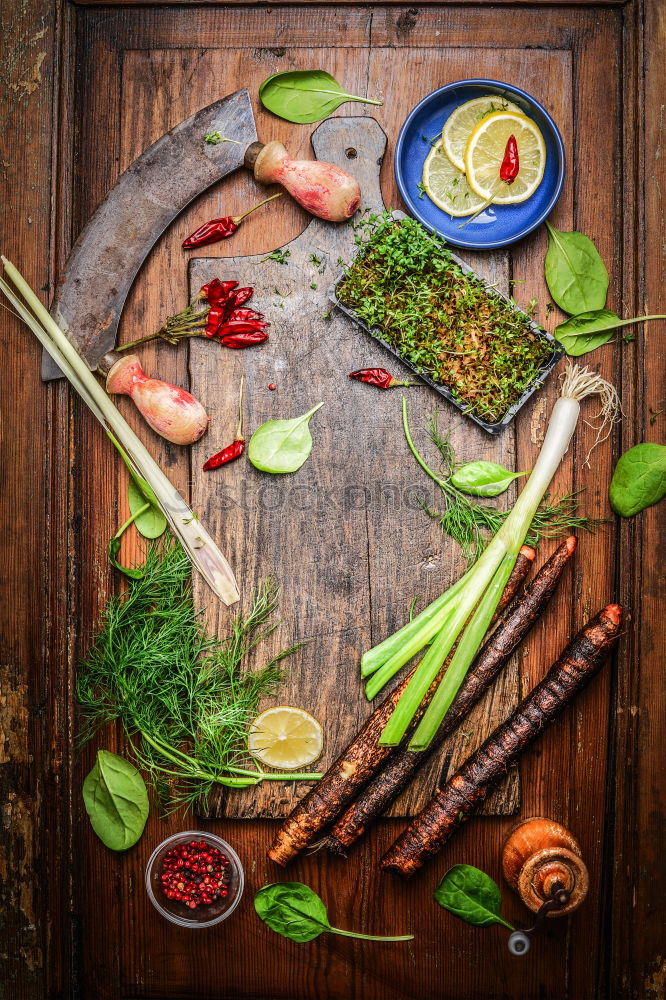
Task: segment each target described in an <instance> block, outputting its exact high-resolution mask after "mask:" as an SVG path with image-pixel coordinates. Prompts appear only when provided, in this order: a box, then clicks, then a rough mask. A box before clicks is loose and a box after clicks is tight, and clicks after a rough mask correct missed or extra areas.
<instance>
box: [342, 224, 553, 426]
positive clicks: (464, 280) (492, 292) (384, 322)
mask: <svg viewBox="0 0 666 1000" xmlns="http://www.w3.org/2000/svg"><path fill="white" fill-rule="evenodd" d="M356 242H357V245H358V246H359V247H360V248H361V252H360V253H359V254H358V256H357V257H356V258H355V259H354V260H353V261H352V262H351V264H349V265H347V266H346V267H345V269H344V274H343V275H342V277H341V278H340V279H339V280H338V282H337V284H336V287H335V290H334V294H335V300H336V302H337V303H338V305H340V306H342V308H343V309H344V310H345V311H346V312H347V313H348V315H350V316H351V317H352V318H353V319H355V320H356V321H357V322H359V323H360V324H361V325H362V326H364V327H365V328H366V329H367V330H369V331H370V332H371V333H372V335H373V336H375V337H376V338H377V339H379V340H380V341H381V343H383V344H384V346H385V347H387V348H388V349H389V350H390V351H392V352H393V353H394V354H395V355H397V356H398V357H399V358H400V359H401V360H402V361H403V362H404V363H405V364H406V365H407V366H408V367H409V368H411V369H412V370H413V371H415V372H417V373H418V374H419V375H421V376H422V377H423V378H424V379H425V380H426V381H428V382H429V383H430V384H431V385H432V386H433V387H434V388H435V389H437V390H438V391H439V392H440V393H441V394H442V395H444V396H446V397H447V398H448V399H449V400H450V401H452V402H453V403H454V404H455V405H456V406H458V408H459V409H461V410H462V411H463V412H465V413H466V414H467V415H468V416H470V417H471V418H472V419H473V420H474V421H475V422H476V423H479V424H480V425H481V426H483V427H484V428H485V429H486V430H488V431H490V432H491V433H495V432H497V431H499V430H500V429H501V427H503V426H504V425H505V424H507V423H508V422H509V421H510V420H511V419H512V417H513V415H514V414H515V412H516V410H517V409H518V407H519V406H520V405H521V404H522V403H523V402H524V401H525V400H526V399H527V396H528V395H530V394H531V392H533V391H534V389H536V388H537V386H538V385H540V384H541V382H542V381H543V379H544V378H545V377H546V375H547V374H548V372H549V371H550V369H551V368H552V367H553V365H554V364H555V363H556V361H557V360H558V358H559V357H560V356H561V351H560V350H559V349H558V345H557V344H556V342H555V341H554V340H553V338H552V337H550V335H548V334H546V333H545V332H544V331H543V330H541V329H540V328H539V327H538V326H537V325H536V323H534V322H533V321H532V320H531V319H530V317H529V316H528V315H527V314H526V313H524V312H522V310H520V309H519V308H518V307H517V306H516V305H515V303H513V302H511V301H510V300H509V299H507V298H505V297H504V296H503V295H502V294H501V293H500V292H498V291H497V290H496V289H494V288H491V287H490V286H489V285H487V284H486V282H485V281H483V280H482V279H481V278H479V277H478V276H477V275H475V274H474V273H473V272H472V271H471V270H470V269H469V268H468V267H467V266H466V265H465V264H464V263H463V262H462V261H460V260H459V259H458V258H457V257H455V256H454V255H453V254H452V253H451V251H450V250H449V249H448V248H447V247H446V246H445V244H444V242H443V241H442V240H441V239H440V238H439V237H437V236H434V235H432V234H430V233H428V232H427V230H426V229H424V227H423V226H422V225H421V224H420V223H419V222H417V221H416V220H415V219H409V218H396V217H394V216H393V215H391V214H388V213H385V214H384V215H383V216H374V215H371V216H369V217H368V218H366V219H363V220H362V221H361V222H360V223H359V224H358V226H357V229H356Z"/></svg>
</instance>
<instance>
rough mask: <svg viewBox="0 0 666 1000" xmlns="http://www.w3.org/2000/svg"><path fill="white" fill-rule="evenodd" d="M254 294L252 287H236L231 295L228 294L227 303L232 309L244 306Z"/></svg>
mask: <svg viewBox="0 0 666 1000" xmlns="http://www.w3.org/2000/svg"><path fill="white" fill-rule="evenodd" d="M253 294H254V288H237V289H236V291H235V292H234V293H233V295H230V296H229V304H230V306H231V307H232V308H233V309H237V308H238V307H239V306H244V305H245V303H246V302H248V301H249V300H250V299H251V298H252V296H253Z"/></svg>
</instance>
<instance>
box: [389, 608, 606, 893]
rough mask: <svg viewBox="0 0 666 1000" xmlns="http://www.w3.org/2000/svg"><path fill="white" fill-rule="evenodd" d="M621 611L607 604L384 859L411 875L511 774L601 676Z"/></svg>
mask: <svg viewBox="0 0 666 1000" xmlns="http://www.w3.org/2000/svg"><path fill="white" fill-rule="evenodd" d="M622 616H623V611H622V607H621V606H620V605H619V604H609V605H608V606H607V607H605V608H604V609H603V610H602V611H600V612H599V613H598V614H597V615H596V616H595V617H594V618H593V619H592V620H591V621H590V622H588V623H587V625H585V627H584V628H583V629H581V631H580V632H579V633H578V634H577V635H576V636H575V638H574V639H573V640H572V641H571V642H570V643H569V645H568V646H567V648H566V649H565V650H564V652H563V653H562V655H561V656H560V658H559V659H558V660H557V662H556V663H555V664H554V665H553V666H552V667H551V668H550V670H549V671H548V674H547V675H546V677H545V678H544V679H543V680H542V681H541V683H540V684H537V686H536V687H535V688H533V689H532V691H530V693H529V694H528V696H527V697H526V698H524V699H523V701H522V702H521V703H520V705H519V706H518V708H517V709H516V710H515V712H514V713H513V714H512V715H511V717H510V718H509V719H508V720H507V721H506V722H504V723H502V725H501V726H498V728H497V729H496V730H495V731H494V733H492V735H491V736H489V737H488V739H487V740H486V741H485V743H484V744H483V745H482V746H481V747H479V749H478V750H477V751H476V752H475V753H473V754H472V756H471V757H469V758H468V760H466V761H465V763H464V764H463V766H462V767H461V768H460V769H459V770H458V771H457V772H456V774H454V775H453V777H452V778H451V779H450V780H449V781H448V782H447V783H446V785H445V786H444V788H442V789H441V791H439V792H437V793H436V795H435V796H434V797H433V798H432V799H431V801H430V803H429V804H428V805H427V806H426V808H425V809H424V810H423V811H422V812H421V813H419V815H418V816H417V817H416V818H415V819H414V820H413V821H412V822H411V823H410V825H409V826H408V827H407V829H406V830H405V831H404V832H403V833H402V834H401V835H400V837H398V839H397V840H396V841H395V843H394V844H392V845H391V847H390V848H389V849H388V851H387V852H386V854H385V855H384V857H383V858H382V860H381V867H382V869H383V870H384V871H393V872H398V873H399V874H400V875H413V874H414V872H416V871H418V870H419V868H421V867H422V865H423V864H424V863H425V862H426V861H427V860H428V859H429V858H431V857H433V856H434V855H435V854H437V853H438V852H439V851H440V850H441V849H442V847H443V846H444V844H445V843H446V842H447V841H448V839H449V838H450V837H451V835H452V834H453V833H455V831H456V830H457V829H458V828H459V827H460V826H462V824H463V823H465V822H466V821H467V820H468V819H469V818H470V816H472V815H473V814H474V813H475V812H476V810H477V809H478V808H479V806H481V805H482V803H483V802H484V801H485V799H486V796H487V795H488V793H489V792H490V791H491V789H492V788H493V787H494V786H495V785H496V784H497V783H498V782H499V781H501V779H502V778H503V777H504V776H505V775H506V773H507V770H508V769H509V767H511V765H512V764H514V763H515V762H516V760H517V759H518V757H519V756H520V754H521V753H522V752H523V750H526V749H527V747H529V746H530V745H531V744H532V743H533V742H534V741H535V740H536V738H537V737H538V736H540V735H541V733H542V732H543V731H544V730H545V729H547V728H548V726H549V725H550V723H551V722H552V721H553V720H554V719H556V718H557V716H558V715H559V714H560V713H561V712H562V710H563V709H564V708H565V707H566V706H567V705H568V704H569V702H571V701H573V699H574V698H575V697H576V695H577V694H578V693H579V691H581V690H582V689H583V688H584V687H585V685H586V684H587V683H588V681H589V680H590V679H591V678H592V677H593V676H594V675H595V674H596V673H597V671H598V670H599V669H600V667H601V665H602V664H603V662H604V660H605V659H606V657H607V656H608V653H609V652H610V650H611V649H612V648H613V646H614V645H615V643H616V642H617V640H618V639H619V637H620V628H621V625H622Z"/></svg>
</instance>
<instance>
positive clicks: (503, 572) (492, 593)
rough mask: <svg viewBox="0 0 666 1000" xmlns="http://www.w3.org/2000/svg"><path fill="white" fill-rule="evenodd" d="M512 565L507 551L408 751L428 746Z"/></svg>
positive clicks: (493, 608) (493, 612) (488, 620)
mask: <svg viewBox="0 0 666 1000" xmlns="http://www.w3.org/2000/svg"><path fill="white" fill-rule="evenodd" d="M515 564H516V556H515V555H514V554H513V553H511V554H508V553H507V555H506V556H505V557H504V559H503V560H502V562H501V563H500V567H499V569H498V570H497V572H496V573H495V576H494V577H493V580H492V583H491V584H490V586H489V587H488V589H487V590H486V592H485V594H484V595H483V598H482V599H481V601H480V602H479V606H478V607H477V609H476V611H475V612H474V615H473V617H472V620H471V621H470V623H469V625H468V626H467V628H466V629H465V631H464V632H463V634H462V638H461V639H460V642H459V643H458V647H457V649H456V651H455V653H454V654H453V658H452V660H451V662H450V664H449V666H448V668H447V670H446V673H445V674H444V677H443V678H442V680H441V682H440V684H439V686H438V688H437V690H436V691H435V694H434V695H433V698H432V701H431V702H430V704H429V705H428V707H427V709H426V711H425V714H424V716H423V718H422V719H421V721H420V723H419V725H418V726H417V728H416V731H415V733H414V735H413V736H412V738H411V740H410V742H409V749H410V750H425V749H426V748H427V747H429V746H430V744H431V742H432V740H433V738H434V736H435V733H436V732H437V730H438V729H439V727H440V724H441V722H442V719H443V718H444V716H445V715H446V713H447V712H448V710H449V708H450V706H451V703H452V701H453V699H454V698H455V696H456V694H457V693H458V688H459V687H460V685H461V684H462V682H463V681H464V679H465V676H466V674H467V671H468V670H469V667H470V665H471V663H472V661H473V659H474V657H475V656H476V654H477V652H478V649H479V647H480V645H481V643H482V642H483V640H484V638H485V636H486V632H487V631H488V628H489V626H490V622H491V621H492V617H493V615H494V614H495V611H496V609H497V605H498V604H499V602H500V600H501V597H502V593H503V591H504V588H505V586H506V583H507V580H508V579H509V577H510V576H511V571H512V570H513V567H514V566H515Z"/></svg>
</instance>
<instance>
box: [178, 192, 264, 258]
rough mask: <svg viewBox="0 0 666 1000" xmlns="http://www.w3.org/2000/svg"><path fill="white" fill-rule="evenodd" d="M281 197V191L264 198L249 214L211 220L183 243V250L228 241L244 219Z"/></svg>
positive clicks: (250, 209)
mask: <svg viewBox="0 0 666 1000" xmlns="http://www.w3.org/2000/svg"><path fill="white" fill-rule="evenodd" d="M281 195H282V192H281V191H279V192H278V193H277V194H272V195H271V196H270V198H264V200H263V201H260V202H259V204H258V205H254V206H253V207H252V208H248V210H247V212H243V214H242V215H225V216H224V217H223V218H221V219H211V220H210V222H204V224H203V226H199V228H198V229H195V230H194V232H193V233H192V235H191V236H188V237H187V239H186V240H184V241H183V250H194V249H195V248H196V247H205V246H208V245H209V244H211V243H219V242H220V240H226V239H227V238H228V237H229V236H233V234H234V233H235V232H236V230H237V229H238V227H239V226H240V224H241V222H242V221H243V219H245V218H246V217H247V216H248V215H251V214H252V212H256V210H257V209H258V208H261V206H262V205H265V204H266V203H267V202H269V201H273V198H280V197H281Z"/></svg>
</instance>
